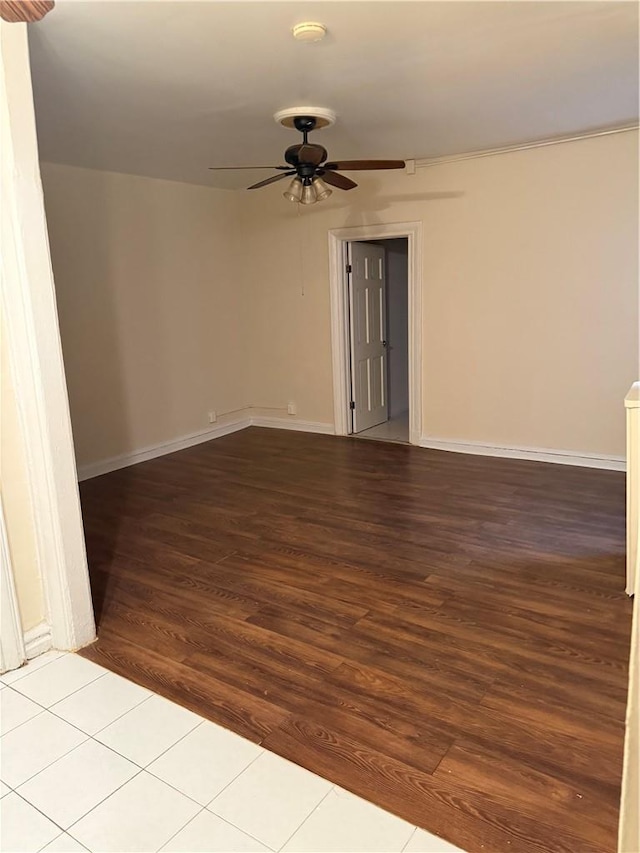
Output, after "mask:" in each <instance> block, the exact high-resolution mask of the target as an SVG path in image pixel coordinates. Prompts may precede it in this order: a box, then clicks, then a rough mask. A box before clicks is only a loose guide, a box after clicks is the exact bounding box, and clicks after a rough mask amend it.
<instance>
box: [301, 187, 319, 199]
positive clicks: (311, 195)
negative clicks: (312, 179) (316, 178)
mask: <svg viewBox="0 0 640 853" xmlns="http://www.w3.org/2000/svg"><path fill="white" fill-rule="evenodd" d="M317 200H318V196H317V193H316V188H315V187H314V185H313V184H311V183H310V184H307V185H305V186H303V188H302V198H301V199H300V201H301V202H302V204H315V203H316V202H317Z"/></svg>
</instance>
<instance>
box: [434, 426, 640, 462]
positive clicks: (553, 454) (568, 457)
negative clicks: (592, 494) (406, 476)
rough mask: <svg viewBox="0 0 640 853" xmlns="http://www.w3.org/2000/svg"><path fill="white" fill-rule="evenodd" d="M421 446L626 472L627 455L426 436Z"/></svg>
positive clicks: (477, 454) (454, 451) (478, 454)
mask: <svg viewBox="0 0 640 853" xmlns="http://www.w3.org/2000/svg"><path fill="white" fill-rule="evenodd" d="M420 447H427V448H429V449H431V450H448V451H451V452H453V453H471V454H474V455H476V456H503V457H507V458H509V459H528V460H531V461H533V462H553V463H554V464H556V465H575V466H577V467H580V468H606V469H609V470H611V471H626V468H627V465H626V461H625V458H624V456H607V455H605V454H602V455H596V454H593V453H574V452H572V451H570V450H549V449H547V448H538V447H504V446H502V445H499V444H482V443H481V442H477V441H451V440H448V439H443V438H431V437H430V436H428V435H423V436H422V438H421V439H420Z"/></svg>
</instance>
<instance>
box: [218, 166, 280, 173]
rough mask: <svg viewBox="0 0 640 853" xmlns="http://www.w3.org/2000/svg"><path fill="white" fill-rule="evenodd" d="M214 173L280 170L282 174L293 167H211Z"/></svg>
mask: <svg viewBox="0 0 640 853" xmlns="http://www.w3.org/2000/svg"><path fill="white" fill-rule="evenodd" d="M208 168H209V169H211V171H212V172H226V171H229V170H231V171H234V170H236V169H279V170H280V171H281V172H286V171H287V170H288V169H290V168H291V166H209V167H208Z"/></svg>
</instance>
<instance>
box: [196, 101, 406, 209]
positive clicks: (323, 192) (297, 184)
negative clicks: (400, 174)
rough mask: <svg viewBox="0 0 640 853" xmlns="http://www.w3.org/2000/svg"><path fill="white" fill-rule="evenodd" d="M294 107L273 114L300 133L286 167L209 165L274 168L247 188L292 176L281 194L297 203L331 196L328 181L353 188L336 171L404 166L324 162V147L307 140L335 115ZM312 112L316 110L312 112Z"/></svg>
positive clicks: (378, 162) (399, 163)
mask: <svg viewBox="0 0 640 853" xmlns="http://www.w3.org/2000/svg"><path fill="white" fill-rule="evenodd" d="M296 110H297V108H296V109H292V110H281V112H280V113H276V115H275V119H276V121H279V122H280V123H281V124H283V125H285V126H286V127H293V128H295V129H296V130H297V131H299V132H300V133H301V134H302V143H299V144H298V145H290V146H289V147H288V148H287V150H286V151H285V152H284V160H285V162H286V163H287V164H288V165H287V166H236V167H234V166H218V167H215V166H210V167H209V168H211V169H213V170H216V169H234V168H238V169H277V170H278V171H279V172H280V174H279V175H273V176H272V177H270V178H266V179H265V180H263V181H258V183H257V184H252V185H251V186H250V187H248V189H250V190H256V189H259V188H260V187H266V186H267V185H268V184H272V183H274V182H275V181H280V180H282V179H283V178H287V177H292V176H295V177H294V178H293V181H292V182H291V184H290V186H289V187H288V189H287V191H286V192H285V193H284V197H285V198H286V199H287V200H289V201H292V202H298V203H300V204H314V203H315V202H317V201H323V200H324V199H325V198H328V197H329V196H330V195H331V189H330V187H329V186H327V185H328V184H331V186H333V187H337V188H338V189H341V190H352V189H354V187H357V186H358V185H357V184H356V182H355V181H352V180H351V178H347V176H346V175H341V174H339V172H340V171H343V170H344V171H356V170H369V169H404V166H405V162H404V160H341V161H336V162H331V163H329V162H326V161H327V157H328V154H327V149H326V148H324V147H323V146H322V145H317V144H315V143H313V142H309V141H308V135H309V133H311V131H312V130H316V129H317V128H319V127H326V126H327V125H328V124H333V122H334V121H335V114H334V113H331V112H330V111H329V110H323V111H320V110H317V109H315V108H309V109H308V110H305V112H304V113H302V111H301V112H300V114H297V113H296ZM314 113H316V114H315V115H314Z"/></svg>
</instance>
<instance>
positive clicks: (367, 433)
mask: <svg viewBox="0 0 640 853" xmlns="http://www.w3.org/2000/svg"><path fill="white" fill-rule="evenodd" d="M355 437H356V438H369V439H373V440H374V441H395V442H397V443H399V444H409V412H408V411H407V412H400V414H398V415H395V416H394V417H391V418H389V420H388V421H385V422H384V423H383V424H378V425H377V426H373V427H370V428H369V429H365V430H363V431H362V432H359V433H356V434H355Z"/></svg>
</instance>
